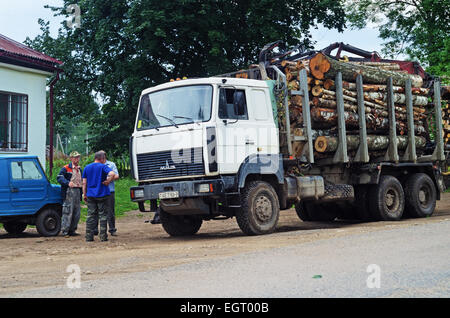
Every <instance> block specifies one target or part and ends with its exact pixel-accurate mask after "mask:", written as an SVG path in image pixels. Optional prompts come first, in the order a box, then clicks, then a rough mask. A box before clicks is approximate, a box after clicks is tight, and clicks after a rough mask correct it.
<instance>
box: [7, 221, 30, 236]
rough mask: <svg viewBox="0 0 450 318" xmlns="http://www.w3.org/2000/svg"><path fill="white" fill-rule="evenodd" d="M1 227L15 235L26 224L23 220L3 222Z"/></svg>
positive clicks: (23, 229) (24, 227) (20, 231)
mask: <svg viewBox="0 0 450 318" xmlns="http://www.w3.org/2000/svg"><path fill="white" fill-rule="evenodd" d="M3 227H4V228H5V230H6V232H8V233H9V234H14V235H17V234H20V233H22V232H23V231H25V229H26V228H27V224H26V223H24V222H5V223H3Z"/></svg>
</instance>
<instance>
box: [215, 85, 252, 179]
mask: <svg viewBox="0 0 450 318" xmlns="http://www.w3.org/2000/svg"><path fill="white" fill-rule="evenodd" d="M247 95H248V90H247V89H245V88H239V87H231V88H223V87H222V88H220V90H219V112H218V121H217V161H218V163H219V172H220V173H223V174H226V173H236V172H237V171H238V170H239V167H240V165H241V163H242V162H243V161H244V160H245V158H246V157H248V156H249V155H251V154H256V153H257V150H256V148H257V129H256V127H257V126H255V122H254V121H253V120H251V119H250V118H249V113H248V104H249V103H248V101H249V99H248V96H247Z"/></svg>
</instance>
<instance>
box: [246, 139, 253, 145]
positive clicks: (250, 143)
mask: <svg viewBox="0 0 450 318" xmlns="http://www.w3.org/2000/svg"><path fill="white" fill-rule="evenodd" d="M245 144H246V145H254V144H255V141H254V140H250V139H246V140H245Z"/></svg>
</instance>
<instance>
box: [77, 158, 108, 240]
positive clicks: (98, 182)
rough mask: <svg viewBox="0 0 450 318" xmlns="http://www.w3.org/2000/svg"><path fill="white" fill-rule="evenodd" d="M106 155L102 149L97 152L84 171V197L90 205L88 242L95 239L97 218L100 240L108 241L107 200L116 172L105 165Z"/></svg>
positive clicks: (87, 220)
mask: <svg viewBox="0 0 450 318" xmlns="http://www.w3.org/2000/svg"><path fill="white" fill-rule="evenodd" d="M105 162H106V156H105V153H104V152H102V151H98V152H96V153H95V157H94V162H93V163H91V164H88V165H87V166H86V167H85V168H84V171H83V198H84V200H85V201H86V203H87V206H88V215H87V219H86V242H92V241H93V240H94V232H95V230H96V229H97V220H99V221H100V240H101V241H107V240H108V234H107V231H106V230H107V209H106V206H105V205H106V200H107V199H108V196H109V195H110V194H111V193H110V191H109V187H108V186H109V184H110V183H111V181H112V180H113V178H114V176H115V173H114V171H112V170H111V169H110V168H108V166H106V165H105Z"/></svg>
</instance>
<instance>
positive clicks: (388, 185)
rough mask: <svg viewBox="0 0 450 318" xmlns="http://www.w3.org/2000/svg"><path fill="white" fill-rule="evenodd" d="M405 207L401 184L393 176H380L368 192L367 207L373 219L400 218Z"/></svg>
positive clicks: (389, 219) (395, 219)
mask: <svg viewBox="0 0 450 318" xmlns="http://www.w3.org/2000/svg"><path fill="white" fill-rule="evenodd" d="M404 208H405V194H404V192H403V188H402V185H401V183H400V181H398V180H397V178H395V177H393V176H387V175H386V176H381V177H380V182H379V183H378V185H376V186H374V187H373V188H371V191H370V193H369V209H370V212H371V214H372V217H373V218H374V219H375V220H381V221H397V220H400V219H401V217H402V215H403V211H404Z"/></svg>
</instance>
